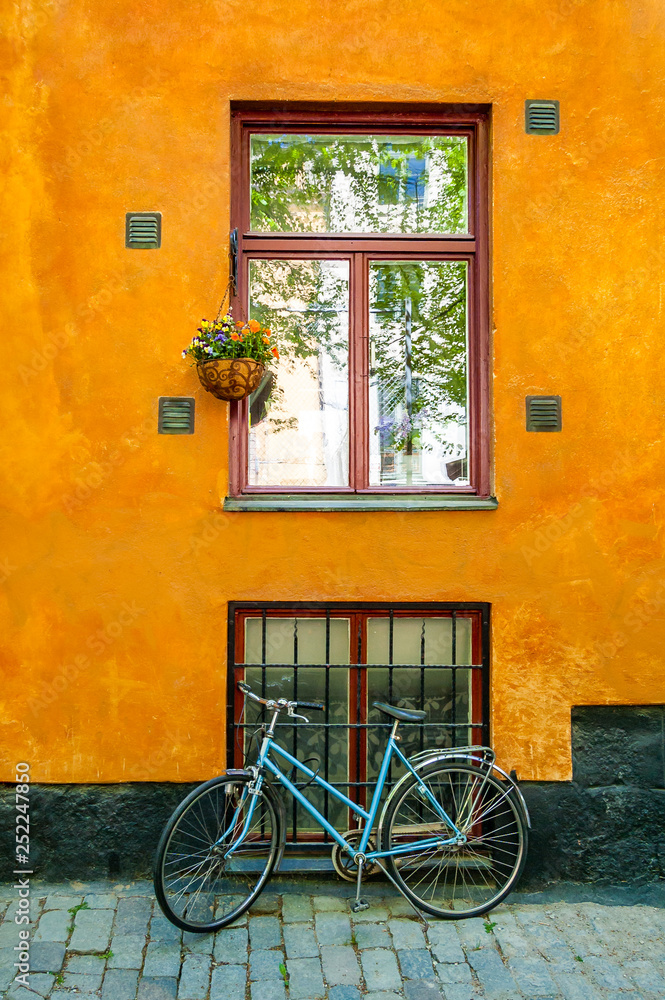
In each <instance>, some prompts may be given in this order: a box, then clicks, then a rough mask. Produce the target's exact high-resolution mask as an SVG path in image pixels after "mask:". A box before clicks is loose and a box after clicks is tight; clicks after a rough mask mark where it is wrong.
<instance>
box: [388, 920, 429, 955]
mask: <svg viewBox="0 0 665 1000" xmlns="http://www.w3.org/2000/svg"><path fill="white" fill-rule="evenodd" d="M388 930H389V931H390V933H391V935H392V939H393V944H394V946H395V948H396V949H397V950H398V951H403V950H404V949H405V948H424V947H425V945H426V942H425V934H424V931H423V926H422V924H421V923H420V921H418V920H403V919H402V920H399V919H393V920H389V921H388Z"/></svg>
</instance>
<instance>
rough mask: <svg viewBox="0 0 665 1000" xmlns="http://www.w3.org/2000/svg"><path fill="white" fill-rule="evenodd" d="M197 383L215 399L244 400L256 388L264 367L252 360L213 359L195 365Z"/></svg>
mask: <svg viewBox="0 0 665 1000" xmlns="http://www.w3.org/2000/svg"><path fill="white" fill-rule="evenodd" d="M196 370H197V372H198V375H199V381H200V382H201V385H202V386H203V388H204V389H206V390H207V391H208V392H211V393H212V394H213V396H216V397H217V399H227V400H229V401H231V400H234V399H235V400H237V399H244V398H245V397H246V396H249V395H250V393H252V392H254V390H255V389H257V388H258V386H259V383H260V381H261V379H262V378H263V373H264V371H265V365H262V364H261V362H260V361H254V359H253V358H213V360H212V361H204V362H202V363H200V364H197V366H196Z"/></svg>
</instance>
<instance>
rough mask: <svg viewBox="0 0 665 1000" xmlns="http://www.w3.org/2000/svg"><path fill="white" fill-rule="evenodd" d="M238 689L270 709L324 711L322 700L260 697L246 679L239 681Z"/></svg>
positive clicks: (251, 699)
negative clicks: (246, 682) (289, 699)
mask: <svg viewBox="0 0 665 1000" xmlns="http://www.w3.org/2000/svg"><path fill="white" fill-rule="evenodd" d="M238 690H239V691H242V693H243V694H244V695H245V697H246V698H249V699H250V701H256V702H258V704H259V705H265V706H266V707H267V708H269V709H273V710H274V709H277V711H279V710H280V709H282V708H286V709H287V710H291V709H294V708H311V709H314V711H316V712H323V711H324V709H325V707H326V706H325V705H324V704H322V703H321V702H320V701H287V699H286V698H279V699H274V698H259V696H258V694H254V692H253V691H252V689H251V688H250V686H249V684H245V682H244V681H238Z"/></svg>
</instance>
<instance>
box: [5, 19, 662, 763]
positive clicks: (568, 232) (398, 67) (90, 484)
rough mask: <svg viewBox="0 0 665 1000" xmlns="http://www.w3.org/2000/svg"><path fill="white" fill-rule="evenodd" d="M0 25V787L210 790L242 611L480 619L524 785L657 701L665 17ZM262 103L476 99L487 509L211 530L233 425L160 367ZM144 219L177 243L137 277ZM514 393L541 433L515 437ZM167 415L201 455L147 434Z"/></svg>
mask: <svg viewBox="0 0 665 1000" xmlns="http://www.w3.org/2000/svg"><path fill="white" fill-rule="evenodd" d="M14 6H15V5H9V4H8V5H6V8H5V14H4V15H3V21H4V24H3V31H2V33H1V34H2V38H3V41H2V42H1V43H0V45H1V48H0V53H1V54H0V65H1V66H2V79H3V88H4V89H5V91H6V97H5V100H4V102H3V104H2V108H1V111H0V114H1V115H2V117H3V125H2V135H3V145H2V161H3V162H2V167H3V173H4V174H5V177H6V184H5V191H4V195H3V201H4V204H3V207H2V217H3V220H4V233H3V240H2V243H1V244H0V253H1V254H2V283H1V284H0V301H1V303H2V314H3V327H2V330H3V332H2V337H1V339H0V350H1V351H2V372H3V374H4V385H3V389H2V394H1V406H2V410H1V419H0V428H1V429H2V441H1V445H0V447H1V449H2V453H1V455H0V476H1V477H2V500H1V503H2V518H1V524H0V580H1V587H0V642H1V644H2V657H3V660H2V671H3V682H2V687H1V688H0V723H1V726H0V740H1V748H0V757H1V758H2V760H3V761H4V763H3V768H2V772H1V773H0V778H1V779H4V780H7V779H8V778H9V777H10V776H11V775H12V774H13V764H14V762H15V761H16V760H27V761H29V762H30V763H31V765H32V774H33V778H34V779H35V780H43V781H54V782H56V781H76V782H91V781H103V782H115V781H128V780H148V779H149V780H154V781H161V780H193V779H197V778H203V777H206V776H209V775H211V774H213V773H215V772H216V771H217V770H218V769H219V767H220V766H221V765H222V763H223V760H224V746H225V737H224V711H223V709H224V704H225V690H226V688H225V629H226V614H227V607H226V605H227V602H228V601H229V600H243V599H254V600H288V599H296V600H307V599H312V600H319V601H323V600H330V601H333V600H339V601H342V600H368V601H369V600H374V599H376V600H383V601H387V600H399V601H409V600H410V601H431V600H454V601H464V600H474V601H475V600H481V601H489V602H491V604H492V705H491V718H492V738H493V742H494V744H495V746H496V748H497V750H498V753H499V757H500V760H501V761H502V763H504V764H505V765H508V766H510V767H516V768H517V769H518V771H519V773H520V775H521V776H522V777H525V778H535V779H565V778H568V777H569V776H570V709H571V706H572V705H576V704H585V703H586V704H598V703H608V704H645V703H654V702H663V701H665V673H664V671H663V650H664V648H665V622H664V619H665V615H664V610H665V559H664V553H663V522H664V518H665V513H664V510H663V501H662V490H663V484H664V480H665V474H664V470H665V448H664V445H663V431H664V427H663V424H664V420H665V406H664V397H665V389H664V386H665V360H664V356H665V352H664V351H663V303H664V302H665V237H664V235H663V234H664V231H665V223H664V216H663V209H662V206H663V199H664V194H665V184H664V179H665V95H664V93H663V88H662V81H663V79H664V78H665V7H664V6H663V4H662V2H661V0H511V2H504V3H497V2H496V0H446V2H445V3H444V2H442V0H420V2H419V3H418V4H417V5H416V6H414V5H409V4H405V3H403V0H215V2H212V0H211V2H202V0H200V2H198V3H197V2H193V0H188V2H184V0H168V2H167V0H144V2H136V0H132V2H130V0H88V2H82V0H43V2H32V3H31V2H30V0H22V3H21V4H20V9H21V12H20V14H18V15H17V14H16V13H15V11H14V10H13V9H10V10H7V8H10V7H11V8H13V7H14ZM16 6H18V5H16ZM526 98H556V99H558V100H559V101H560V102H561V115H562V127H561V132H560V134H559V135H558V136H556V137H552V138H540V137H533V136H528V135H526V134H525V132H524V121H523V115H524V100H525V99H526ZM273 99H274V100H279V101H285V100H325V101H331V100H335V101H347V102H352V101H383V102H385V101H391V102H474V103H485V102H487V103H491V104H492V106H493V124H492V142H493V149H492V185H493V206H492V233H493V247H492V276H493V278H492V280H493V287H492V305H493V355H494V360H493V371H494V379H493V397H494V398H493V411H494V470H495V471H494V476H495V489H496V495H497V496H498V498H499V508H498V510H496V511H493V512H492V511H490V512H469V513H456V512H441V513H413V514H400V513H390V512H384V513H348V514H326V513H310V514H265V513H256V514H224V513H219V507H220V498H222V497H223V496H224V494H225V492H226V482H227V426H228V424H227V420H228V414H227V404H224V403H220V402H219V401H217V400H215V399H214V398H213V397H212V396H210V395H208V394H206V393H205V392H204V391H203V390H202V389H201V387H200V386H199V385H198V382H197V379H196V375H195V372H194V371H193V370H192V369H190V368H188V367H186V366H185V365H184V364H183V363H182V361H181V359H180V351H181V349H182V347H183V346H184V344H185V343H187V342H188V341H189V338H190V336H191V333H192V330H193V328H194V324H195V323H197V322H198V320H199V319H200V317H201V316H204V315H209V314H210V313H211V312H212V311H213V309H215V307H216V305H217V303H218V300H219V297H220V294H221V291H222V288H223V285H224V274H225V269H226V247H227V240H228V229H229V102H230V101H231V100H262V101H265V100H273ZM151 210H154V211H161V212H162V213H163V219H164V234H163V246H162V248H161V249H160V250H159V251H154V252H138V251H130V250H126V249H125V247H124V218H125V212H127V211H151ZM530 393H543V394H550V393H551V394H560V395H561V396H562V397H563V413H564V430H563V432H562V433H561V434H527V433H526V431H525V419H524V397H525V395H527V394H530ZM180 394H182V395H189V394H193V395H195V396H196V399H197V403H196V420H197V425H196V433H195V435H194V436H182V437H180V436H177V437H169V436H158V434H157V433H156V420H157V418H156V405H157V398H158V397H159V396H160V395H180ZM44 702H48V707H46V708H43V707H40V705H41V704H43V703H44Z"/></svg>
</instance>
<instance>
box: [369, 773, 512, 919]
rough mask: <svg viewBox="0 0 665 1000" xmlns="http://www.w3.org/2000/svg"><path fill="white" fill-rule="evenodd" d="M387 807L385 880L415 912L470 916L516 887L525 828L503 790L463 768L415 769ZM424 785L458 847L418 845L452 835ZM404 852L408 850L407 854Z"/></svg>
mask: <svg viewBox="0 0 665 1000" xmlns="http://www.w3.org/2000/svg"><path fill="white" fill-rule="evenodd" d="M419 779H420V780H416V779H415V778H411V779H410V780H408V781H407V782H405V784H404V786H403V788H402V789H401V790H398V791H397V794H396V796H395V799H394V800H393V801H392V802H390V803H388V807H387V809H386V817H385V821H384V829H383V830H382V837H381V842H382V845H384V846H383V847H382V849H383V850H386V849H387V850H394V849H396V848H401V849H406V850H405V853H403V854H397V855H394V856H393V857H388V858H387V859H386V860H387V864H388V867H389V870H390V873H391V874H392V876H393V878H395V880H396V881H397V882H398V883H399V884H400V886H401V887H402V890H403V891H404V893H405V894H406V895H407V896H408V897H409V899H411V900H412V901H413V902H414V903H415V904H416V906H418V907H420V909H422V910H425V911H426V912H427V913H431V914H433V915H434V916H438V917H444V918H448V919H451V920H457V919H461V918H463V917H475V916H478V915H479V914H481V913H486V912H487V910H490V909H492V907H493V906H496V905H497V903H499V902H500V901H501V900H502V899H504V898H505V897H506V896H507V895H508V893H509V892H510V891H511V889H512V888H513V886H514V885H515V883H516V882H517V880H518V878H519V876H520V874H521V872H522V868H523V867H524V862H525V860H526V850H527V836H528V835H527V822H526V817H525V816H524V810H523V809H522V807H521V805H520V803H519V801H518V800H517V799H516V798H515V796H514V793H513V791H512V789H511V787H510V786H509V785H507V784H504V783H503V782H501V781H499V780H498V779H497V778H494V777H493V776H491V775H490V774H489V773H488V772H487V771H485V770H482V769H481V768H476V767H474V766H473V765H471V764H458V763H452V762H451V763H450V764H446V763H445V762H437V763H433V764H430V765H429V766H428V767H425V768H423V769H422V771H419ZM421 783H422V784H423V785H425V786H426V788H427V789H428V791H429V792H430V793H431V794H432V795H433V797H434V799H435V800H436V802H437V803H438V804H439V805H440V806H441V807H442V808H443V810H444V812H445V813H446V815H447V816H448V818H449V819H450V820H452V822H453V823H454V824H455V826H456V827H457V829H458V830H459V831H460V833H462V834H464V837H465V842H464V843H460V844H449V845H446V846H430V847H425V846H419V844H420V845H422V844H423V842H424V841H427V840H431V839H432V838H441V839H446V840H449V839H451V838H452V837H454V836H455V831H454V830H453V828H452V827H451V826H450V825H449V824H448V823H446V822H445V821H444V820H443V819H442V818H441V816H440V815H439V813H438V812H437V810H436V809H435V808H434V806H433V805H432V803H431V802H430V801H429V800H428V798H427V796H426V795H425V794H424V792H423V791H422V787H421ZM409 848H411V849H409Z"/></svg>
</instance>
